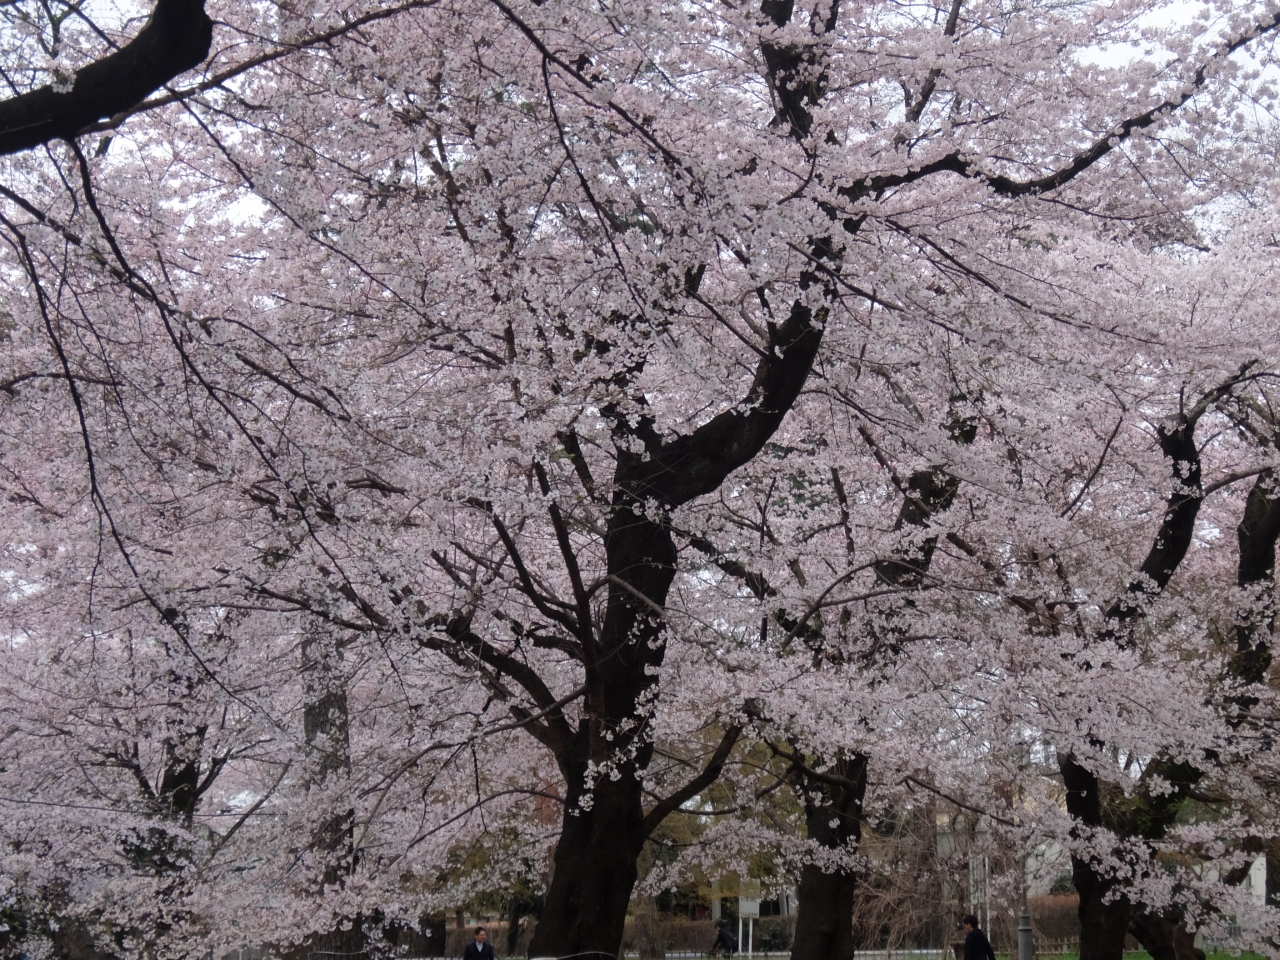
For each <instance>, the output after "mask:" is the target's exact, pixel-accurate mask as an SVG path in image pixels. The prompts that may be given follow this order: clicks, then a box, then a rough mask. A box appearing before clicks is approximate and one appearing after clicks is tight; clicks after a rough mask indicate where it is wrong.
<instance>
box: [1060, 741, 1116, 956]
mask: <svg viewBox="0 0 1280 960" xmlns="http://www.w3.org/2000/svg"><path fill="white" fill-rule="evenodd" d="M1058 769H1059V770H1060V771H1061V773H1062V783H1063V786H1064V787H1065V788H1066V798H1067V811H1068V812H1069V813H1070V814H1071V817H1072V819H1073V820H1074V821H1075V822H1076V823H1077V824H1080V825H1081V826H1082V827H1085V828H1101V827H1103V826H1104V823H1103V810H1102V794H1101V786H1100V784H1099V783H1098V778H1097V777H1096V776H1094V775H1093V773H1092V772H1091V771H1089V770H1088V769H1086V768H1085V767H1083V766H1081V765H1080V764H1079V763H1077V762H1076V758H1075V757H1074V756H1071V755H1070V754H1067V755H1065V756H1061V757H1059V760H1058ZM1071 876H1072V879H1073V880H1074V881H1075V885H1076V891H1077V892H1078V893H1079V894H1080V960H1123V957H1124V938H1125V934H1126V933H1127V932H1128V930H1129V900H1128V898H1127V897H1123V896H1118V897H1110V894H1111V893H1112V892H1113V890H1115V889H1116V886H1117V883H1116V880H1115V879H1114V878H1113V877H1110V876H1108V875H1107V874H1106V873H1105V872H1104V871H1102V870H1100V869H1098V868H1097V867H1095V866H1094V864H1093V863H1092V862H1091V861H1089V860H1088V859H1086V858H1084V857H1082V856H1079V855H1078V854H1074V853H1073V854H1072V855H1071Z"/></svg>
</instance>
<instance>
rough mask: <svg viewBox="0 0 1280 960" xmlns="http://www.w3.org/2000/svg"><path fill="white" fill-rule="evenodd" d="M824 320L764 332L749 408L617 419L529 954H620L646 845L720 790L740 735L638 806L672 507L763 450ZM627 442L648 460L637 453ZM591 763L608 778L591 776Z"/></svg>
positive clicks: (673, 559)
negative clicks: (599, 592)
mask: <svg viewBox="0 0 1280 960" xmlns="http://www.w3.org/2000/svg"><path fill="white" fill-rule="evenodd" d="M816 282H817V278H816V277H814V276H812V275H806V276H805V277H804V278H802V286H803V287H809V286H811V285H813V284H814V283H816ZM824 319H825V318H824V317H815V316H814V314H813V312H812V311H811V310H810V308H809V307H808V306H806V305H805V304H804V303H803V302H801V301H799V300H797V301H796V302H795V303H794V304H793V305H792V308H791V312H790V315H789V316H788V318H787V320H786V321H784V322H783V323H781V324H777V325H776V326H774V327H772V328H771V329H770V337H769V339H770V341H771V343H770V349H769V350H768V351H767V352H766V354H765V356H764V358H763V359H762V360H761V361H760V364H759V366H758V367H757V369H756V374H755V379H754V382H753V384H752V387H751V389H750V391H749V392H748V396H747V397H746V398H745V400H744V402H743V403H742V404H740V405H739V406H738V407H736V408H734V409H732V410H728V411H725V412H724V413H721V414H719V415H718V416H716V417H715V418H714V419H712V420H711V421H710V422H709V423H707V424H705V425H703V426H702V427H699V428H698V429H697V430H695V431H694V432H693V433H691V434H689V435H687V436H683V437H679V438H676V439H674V440H671V441H666V442H664V441H663V440H662V438H661V437H660V436H659V435H658V433H657V431H656V430H655V428H654V425H653V421H652V420H650V419H648V418H645V417H642V418H640V419H639V421H638V422H637V423H635V424H634V425H632V424H631V422H630V421H629V420H628V419H627V418H626V417H623V416H616V417H614V418H613V419H614V423H615V428H614V429H615V435H616V436H617V437H618V443H617V444H616V447H617V451H618V452H617V464H616V468H615V472H614V478H613V491H614V492H613V496H612V502H611V505H610V506H611V513H610V518H609V522H608V526H607V529H606V535H605V552H606V557H607V573H608V577H609V582H610V588H609V594H608V597H607V601H606V607H605V615H604V621H603V623H602V624H601V627H600V629H599V632H598V636H595V635H593V631H592V630H591V629H590V623H589V619H588V617H587V611H586V610H585V603H584V610H583V613H582V615H581V622H582V623H585V624H586V629H581V630H580V631H579V636H580V638H581V639H582V640H583V641H584V642H583V650H584V654H583V661H584V668H585V672H586V681H587V682H586V692H585V698H586V711H585V712H586V718H585V719H584V720H583V722H582V723H581V724H580V725H579V726H578V729H577V730H576V731H573V732H572V734H571V735H570V736H568V737H567V738H562V737H557V738H556V739H555V740H554V741H553V742H552V747H553V750H554V752H555V754H556V759H557V761H558V763H559V765H560V768H561V772H562V774H563V775H564V778H565V782H566V784H567V785H568V786H567V791H568V795H567V796H566V798H565V800H566V802H565V806H564V810H565V813H564V817H563V820H562V823H561V830H560V838H559V842H558V844H557V847H556V854H555V866H554V872H553V874H552V879H551V883H550V886H549V888H548V890H547V894H546V900H545V903H544V905H543V909H542V914H541V917H540V918H539V922H538V926H537V929H536V930H535V932H534V937H533V942H532V944H531V945H530V951H531V953H533V954H535V955H540V956H561V957H564V956H569V955H573V956H580V957H597V958H603V957H613V956H615V955H616V954H617V951H618V949H619V948H620V946H621V943H622V934H623V924H624V922H625V920H626V913H627V905H628V903H629V901H630V898H631V890H632V888H633V887H634V885H635V881H636V875H637V866H636V864H637V860H638V858H639V856H640V852H641V849H642V847H643V846H644V842H645V840H647V839H648V837H649V835H650V834H651V833H652V832H653V830H654V829H655V828H656V827H657V826H658V824H660V823H661V822H662V820H663V819H665V818H666V816H667V815H668V814H670V813H671V812H672V811H673V810H675V809H676V808H677V807H679V806H680V805H681V804H682V803H684V802H685V801H686V800H688V799H690V798H692V797H693V796H695V795H696V794H697V793H698V792H699V791H701V790H702V789H705V787H706V786H708V785H710V783H712V782H714V780H715V778H716V777H718V776H719V772H720V769H721V768H722V767H723V764H724V761H725V759H726V758H727V756H728V753H729V751H730V750H731V749H732V746H733V744H734V743H735V742H736V740H737V738H738V735H739V733H740V731H739V729H738V728H737V727H731V728H730V730H729V731H728V732H727V733H726V735H725V738H724V740H723V741H722V742H721V744H720V747H719V749H718V750H717V751H716V753H715V755H714V756H713V757H712V759H711V761H710V762H709V763H708V765H707V767H706V769H705V770H704V772H703V774H702V775H700V776H699V777H695V778H694V780H692V781H690V782H689V783H688V784H686V786H685V787H684V788H682V789H681V790H679V791H677V792H676V793H675V794H673V795H671V796H670V797H668V798H666V799H665V800H664V801H662V802H660V803H658V804H656V805H654V806H653V807H652V808H650V809H649V810H648V811H647V812H646V810H645V807H644V798H643V793H642V789H641V785H642V778H643V775H644V771H645V769H646V768H647V766H648V764H649V761H650V759H651V757H652V752H653V746H652V743H651V742H650V741H649V740H648V738H647V737H646V736H645V733H644V730H643V729H642V728H641V727H640V726H639V725H638V724H639V721H640V718H641V716H642V710H641V704H642V703H643V701H644V697H645V696H646V695H647V692H648V690H649V688H650V687H651V685H652V684H653V682H654V673H655V672H656V668H658V667H659V666H661V664H662V661H663V658H664V655H665V643H664V638H663V629H664V624H663V618H662V608H663V605H664V604H665V603H666V599H667V592H668V590H669V589H670V587H671V584H672V582H673V581H674V579H675V575H676V563H677V559H678V557H677V550H676V545H675V541H674V539H673V536H672V530H671V528H670V525H669V523H668V519H667V518H668V516H669V511H670V510H672V509H674V508H675V507H678V506H680V505H681V504H684V503H688V502H689V501H691V500H693V499H694V498H696V497H700V496H704V495H705V494H708V493H711V492H712V491H714V490H715V489H716V488H717V487H719V486H720V484H721V483H722V482H723V481H724V480H725V478H726V477H727V476H728V475H729V474H730V473H731V472H732V471H733V470H735V469H737V468H738V467H740V466H742V465H743V464H745V463H747V462H748V461H750V460H751V459H752V458H753V457H754V456H755V455H756V454H757V453H759V451H760V450H761V448H762V447H763V446H764V444H765V443H766V442H767V441H768V439H769V438H770V437H771V436H772V435H773V433H774V431H775V430H776V429H777V427H778V425H779V424H780V423H781V421H782V418H783V417H784V416H785V415H786V412H787V411H788V410H789V409H790V408H791V406H792V404H793V403H794V402H795V399H796V397H797V396H798V395H799V392H800V388H801V387H802V386H803V385H804V382H805V380H806V379H807V378H808V375H809V371H810V369H811V367H812V365H813V361H814V358H815V356H816V355H817V351H818V346H819V344H820V343H821V340H822V322H823V320H824ZM610 413H611V411H606V414H610ZM634 440H639V441H640V446H641V447H642V449H643V450H644V453H643V454H640V453H638V452H635V451H634V448H633V446H632V442H633V441H634ZM646 504H650V505H652V504H657V505H659V509H658V510H654V509H653V507H652V506H649V507H648V509H646ZM554 519H555V518H554V517H553V520H554ZM564 552H565V554H566V562H568V563H570V564H572V563H573V561H572V559H571V558H570V556H569V551H568V550H567V549H566V550H565V551H564ZM589 763H595V764H596V766H597V768H598V767H600V766H601V765H603V766H605V767H606V768H607V770H608V771H609V772H608V773H606V774H605V775H598V776H597V778H596V779H594V780H592V781H589V780H588V779H587V774H588V764H589Z"/></svg>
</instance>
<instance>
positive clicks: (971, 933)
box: [964, 913, 996, 960]
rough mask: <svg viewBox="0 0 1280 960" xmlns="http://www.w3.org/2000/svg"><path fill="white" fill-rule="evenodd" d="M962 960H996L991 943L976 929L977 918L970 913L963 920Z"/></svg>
mask: <svg viewBox="0 0 1280 960" xmlns="http://www.w3.org/2000/svg"><path fill="white" fill-rule="evenodd" d="M964 929H965V935H964V960H996V954H995V951H994V950H992V949H991V941H990V940H988V939H987V935H986V934H985V933H983V932H982V931H981V930H980V929H978V918H977V917H976V916H974V915H973V914H972V913H970V914H968V915H967V916H966V917H965V918H964Z"/></svg>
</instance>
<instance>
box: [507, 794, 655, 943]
mask: <svg viewBox="0 0 1280 960" xmlns="http://www.w3.org/2000/svg"><path fill="white" fill-rule="evenodd" d="M583 773H584V774H585V770H584V771H583ZM565 810H566V812H565V816H564V821H563V823H562V824H561V828H560V840H559V842H558V843H557V845H556V854H555V866H554V872H553V874H552V877H551V884H550V886H549V887H548V889H547V894H546V900H545V902H544V904H543V907H542V913H541V915H540V916H539V917H538V925H537V927H535V928H534V933H533V941H532V942H531V943H530V945H529V954H530V956H534V957H568V956H573V957H581V958H582V960H602V958H605V957H610V958H612V957H615V956H617V954H618V951H619V949H620V948H621V945H622V934H623V926H624V924H625V923H626V919H627V906H628V904H629V903H630V902H631V890H632V888H633V887H634V886H635V882H636V876H637V868H636V861H637V857H638V855H639V852H640V847H641V846H643V844H644V836H643V822H644V811H643V808H642V806H641V793H640V784H639V782H638V781H637V780H636V779H635V777H634V776H629V775H624V776H623V777H621V778H619V779H618V780H611V779H609V778H608V777H605V778H603V779H602V781H601V782H600V783H598V784H597V785H596V787H595V789H594V790H592V791H591V793H590V809H582V808H581V805H580V804H579V803H576V802H574V800H573V798H570V801H569V802H568V803H566V805H565Z"/></svg>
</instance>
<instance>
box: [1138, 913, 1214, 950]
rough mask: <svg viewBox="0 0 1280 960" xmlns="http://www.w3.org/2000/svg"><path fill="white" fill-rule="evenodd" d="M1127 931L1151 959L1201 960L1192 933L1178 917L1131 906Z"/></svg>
mask: <svg viewBox="0 0 1280 960" xmlns="http://www.w3.org/2000/svg"><path fill="white" fill-rule="evenodd" d="M1129 932H1130V933H1131V934H1133V937H1134V939H1135V940H1137V941H1138V943H1140V944H1142V949H1144V950H1146V951H1147V953H1149V954H1151V960H1204V951H1203V950H1199V949H1197V948H1196V943H1195V939H1196V938H1195V934H1193V933H1192V932H1191V931H1190V930H1188V929H1187V928H1186V926H1185V925H1184V924H1183V923H1182V921H1181V919H1180V918H1179V919H1172V918H1170V917H1167V916H1164V915H1163V914H1159V913H1149V912H1148V911H1146V910H1143V909H1141V908H1140V907H1135V908H1133V909H1132V910H1131V911H1130V913H1129Z"/></svg>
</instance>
